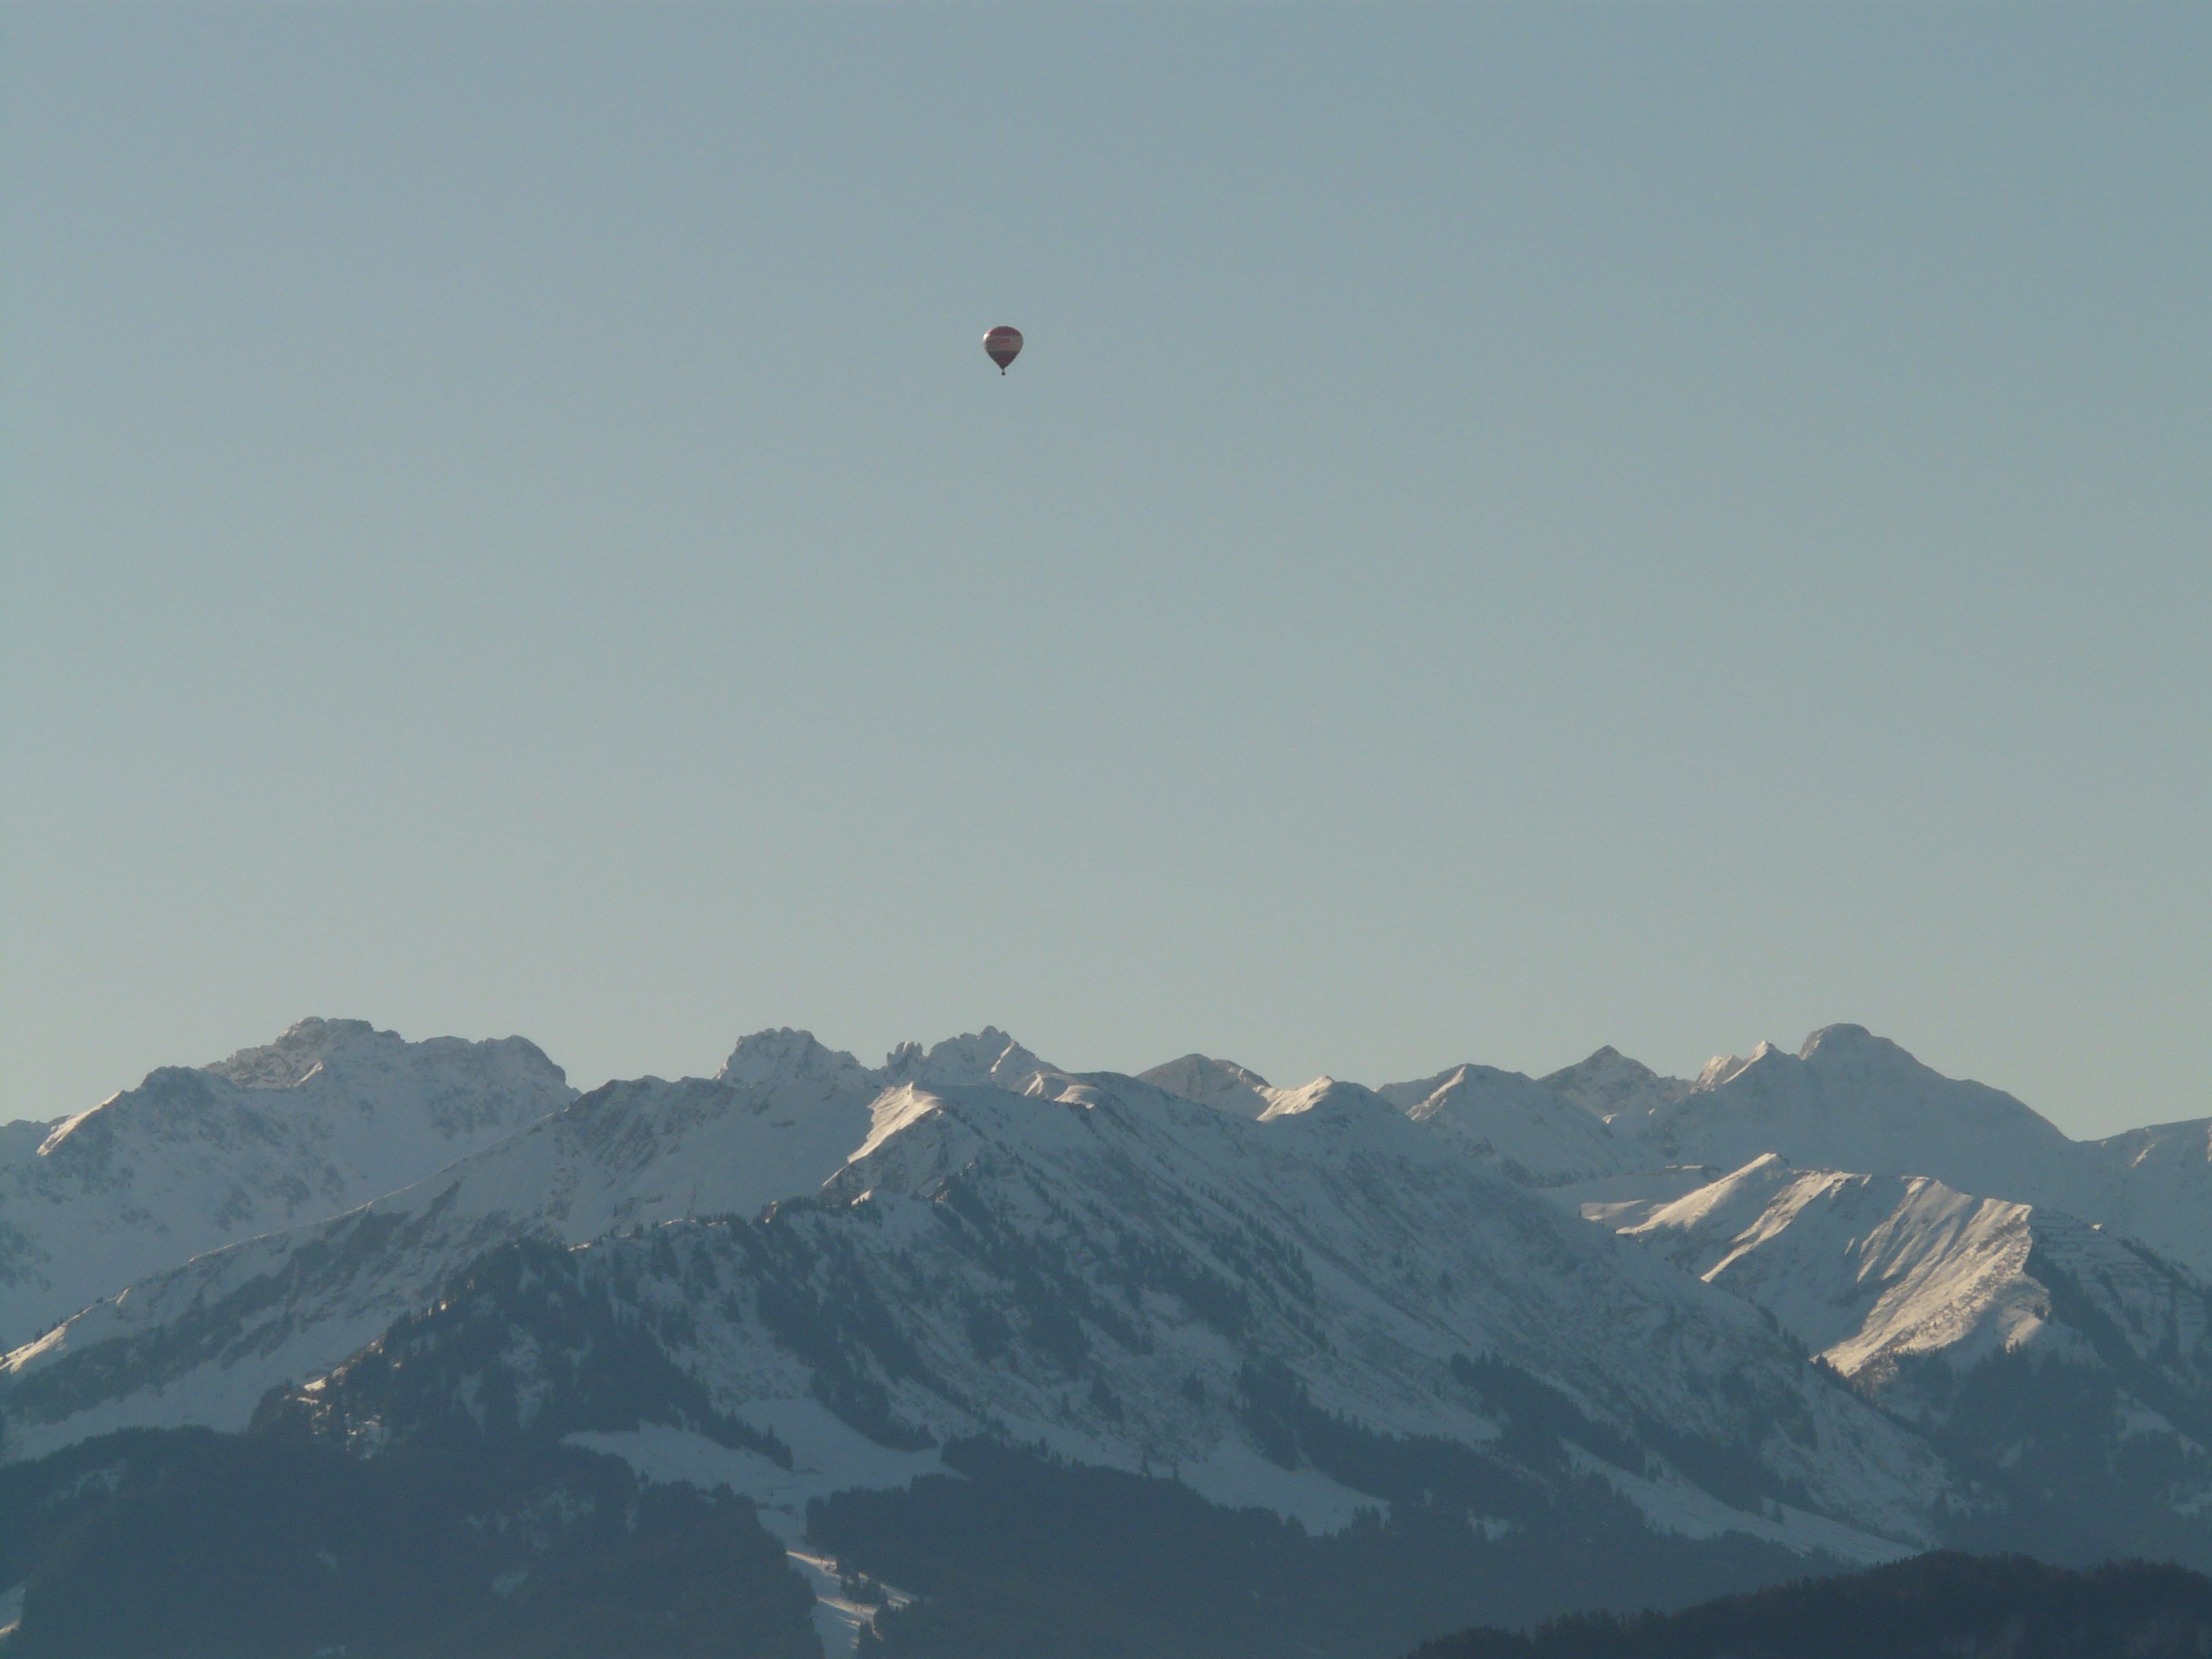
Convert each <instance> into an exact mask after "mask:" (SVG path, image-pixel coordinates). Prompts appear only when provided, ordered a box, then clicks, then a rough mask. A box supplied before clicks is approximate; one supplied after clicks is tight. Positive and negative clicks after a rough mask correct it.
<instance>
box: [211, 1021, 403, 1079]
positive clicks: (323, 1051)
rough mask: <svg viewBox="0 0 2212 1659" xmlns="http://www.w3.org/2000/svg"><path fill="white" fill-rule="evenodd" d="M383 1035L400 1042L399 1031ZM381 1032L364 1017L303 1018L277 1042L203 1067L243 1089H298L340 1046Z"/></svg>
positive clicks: (368, 1040) (350, 1045)
mask: <svg viewBox="0 0 2212 1659" xmlns="http://www.w3.org/2000/svg"><path fill="white" fill-rule="evenodd" d="M382 1035H384V1036H388V1037H391V1038H392V1041H394V1042H398V1041H399V1038H398V1036H397V1034H396V1033H392V1032H386V1033H383V1034H382ZM378 1036H379V1033H378V1031H377V1030H376V1028H375V1027H374V1025H371V1024H369V1023H368V1021H367V1020H365V1019H319V1018H314V1017H313V1016H310V1017H309V1018H306V1019H303V1020H301V1021H300V1022H298V1023H297V1024H295V1025H294V1026H292V1027H291V1029H290V1030H287V1031H286V1032H285V1033H284V1035H283V1036H280V1037H278V1038H277V1039H276V1042H264V1043H262V1044H261V1045H259V1046H258V1047H257V1048H240V1049H239V1050H238V1051H237V1052H236V1053H235V1054H231V1055H230V1056H229V1057H228V1058H227V1059H223V1060H211V1061H210V1062H209V1063H208V1064H207V1065H206V1066H203V1067H201V1069H202V1070H203V1071H208V1072H212V1073H215V1074H216V1076H217V1077H222V1078H228V1079H230V1080H231V1081H232V1082H233V1083H235V1084H237V1085H239V1087H240V1088H241V1089H296V1088H298V1087H299V1086H300V1085H301V1084H302V1083H305V1082H306V1081H307V1079H309V1078H311V1077H313V1075H314V1074H315V1073H316V1072H318V1071H319V1070H320V1069H321V1068H322V1066H323V1065H324V1064H325V1062H326V1061H327V1060H329V1059H330V1058H331V1056H332V1055H333V1054H337V1052H338V1051H339V1050H341V1049H343V1048H353V1047H356V1046H358V1045H361V1044H363V1043H371V1044H373V1043H374V1042H375V1041H376V1039H377V1037H378Z"/></svg>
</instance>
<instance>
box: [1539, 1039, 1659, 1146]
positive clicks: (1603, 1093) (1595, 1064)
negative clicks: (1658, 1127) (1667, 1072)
mask: <svg viewBox="0 0 2212 1659" xmlns="http://www.w3.org/2000/svg"><path fill="white" fill-rule="evenodd" d="M1541 1081H1542V1082H1543V1083H1545V1084H1547V1085H1549V1086H1550V1087H1551V1088H1553V1089H1554V1090H1557V1091H1559V1093H1560V1094H1561V1095H1563V1096H1565V1097H1566V1099H1567V1100H1568V1101H1569V1102H1570V1103H1572V1104H1574V1105H1577V1106H1579V1107H1581V1108H1582V1109H1583V1110H1584V1111H1586V1112H1588V1113H1589V1114H1590V1115H1592V1116H1593V1117H1597V1118H1601V1119H1603V1120H1604V1121H1606V1122H1607V1123H1615V1122H1616V1121H1618V1122H1620V1123H1623V1124H1625V1125H1627V1126H1633V1125H1636V1124H1638V1123H1640V1122H1641V1121H1643V1120H1644V1119H1646V1118H1649V1117H1651V1116H1653V1115H1656V1114H1657V1113H1659V1112H1662V1111H1664V1110H1665V1109H1667V1108H1668V1107H1669V1106H1672V1105H1673V1104H1674V1103H1675V1102H1676V1101H1678V1100H1680V1099H1681V1098H1682V1097H1683V1096H1685V1095H1686V1094H1688V1093H1689V1092H1690V1091H1691V1090H1692V1088H1694V1087H1695V1086H1696V1085H1694V1084H1692V1083H1689V1082H1686V1081H1685V1080H1684V1079H1681V1078H1679V1077H1662V1076H1660V1075H1659V1073H1656V1072H1655V1071H1653V1070H1652V1069H1651V1068H1650V1066H1646V1065H1644V1063H1643V1062H1642V1061H1641V1060H1631V1059H1630V1058H1629V1057H1628V1056H1627V1055H1626V1054H1622V1053H1621V1052H1620V1049H1618V1048H1614V1047H1613V1045H1612V1044H1611V1043H1607V1045H1606V1046H1605V1047H1604V1048H1600V1049H1598V1050H1597V1052H1596V1053H1595V1054H1591V1055H1590V1056H1589V1058H1588V1059H1586V1060H1577V1061H1576V1062H1575V1063H1574V1064H1573V1065H1572V1066H1562V1067H1560V1069H1559V1070H1558V1071H1556V1072H1551V1073H1547V1074H1546V1075H1545V1076H1544V1077H1543V1078H1542V1079H1541Z"/></svg>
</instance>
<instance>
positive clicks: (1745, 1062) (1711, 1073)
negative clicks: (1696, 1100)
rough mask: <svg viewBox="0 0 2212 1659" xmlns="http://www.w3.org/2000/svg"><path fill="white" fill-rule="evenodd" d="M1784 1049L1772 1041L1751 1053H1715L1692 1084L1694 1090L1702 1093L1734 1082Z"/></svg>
mask: <svg viewBox="0 0 2212 1659" xmlns="http://www.w3.org/2000/svg"><path fill="white" fill-rule="evenodd" d="M1781 1052H1782V1051H1781V1049H1779V1048H1776V1047H1775V1046H1774V1044H1772V1043H1771V1042H1762V1043H1760V1044H1759V1047H1757V1048H1753V1050H1752V1051H1751V1053H1750V1054H1715V1055H1714V1056H1713V1057H1712V1058H1711V1060H1707V1061H1706V1062H1705V1070H1704V1071H1702V1072H1700V1073H1698V1080H1697V1081H1696V1082H1695V1083H1693V1084H1692V1085H1690V1087H1691V1090H1692V1092H1696V1093H1701V1092H1703V1091H1705V1090H1708V1089H1717V1088H1719V1087H1720V1086H1721V1085H1723V1083H1733V1082H1735V1080H1736V1079H1738V1078H1740V1077H1741V1076H1742V1075H1743V1074H1744V1073H1746V1072H1747V1071H1749V1070H1750V1069H1751V1068H1752V1067H1753V1066H1756V1065H1758V1064H1759V1061H1760V1060H1765V1058H1766V1057H1767V1056H1768V1055H1769V1054H1780V1053H1781Z"/></svg>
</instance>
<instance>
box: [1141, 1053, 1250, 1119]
mask: <svg viewBox="0 0 2212 1659" xmlns="http://www.w3.org/2000/svg"><path fill="white" fill-rule="evenodd" d="M1137 1080H1138V1081H1139V1083H1149V1084H1151V1085H1152V1086H1153V1087H1154V1088H1157V1089H1165V1090H1166V1091H1168V1092H1169V1093H1170V1094H1171V1095H1181V1096H1182V1097H1183V1098H1184V1099H1185V1100H1194V1101H1196V1102H1197V1103H1199V1104H1200V1105H1201V1106H1211V1107H1212V1108H1213V1109H1215V1110H1216V1111H1220V1112H1231V1113H1234V1114H1235V1115H1237V1116H1238V1117H1258V1116H1260V1115H1262V1114H1263V1113H1265V1112H1266V1111H1267V1109H1268V1108H1270V1107H1271V1106H1273V1104H1274V1103H1275V1102H1276V1100H1277V1099H1278V1098H1279V1097H1280V1096H1281V1095H1282V1092H1283V1091H1281V1090H1279V1089H1277V1088H1275V1087H1274V1086H1273V1085H1271V1084H1270V1083H1269V1082H1268V1081H1267V1079H1265V1078H1263V1077H1261V1075H1260V1074H1259V1073H1257V1072H1255V1071H1254V1070H1252V1069H1251V1067H1249V1066H1239V1065H1238V1064H1237V1062H1236V1061H1235V1060H1216V1059H1214V1058H1213V1057H1212V1055H1211V1054H1185V1055H1183V1056H1182V1058H1181V1059H1180V1060H1170V1061H1168V1062H1167V1064H1166V1065H1164V1066H1153V1067H1152V1069H1151V1070H1150V1071H1146V1072H1139V1073H1137Z"/></svg>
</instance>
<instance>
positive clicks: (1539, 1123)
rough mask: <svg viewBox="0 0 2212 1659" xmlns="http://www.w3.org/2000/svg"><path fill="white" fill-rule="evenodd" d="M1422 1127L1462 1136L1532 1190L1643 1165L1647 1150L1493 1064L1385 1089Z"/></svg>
mask: <svg viewBox="0 0 2212 1659" xmlns="http://www.w3.org/2000/svg"><path fill="white" fill-rule="evenodd" d="M1378 1092H1379V1093H1380V1094H1381V1096H1382V1097H1383V1099H1385V1100H1387V1101H1389V1103H1391V1104H1392V1105H1394V1106H1395V1107H1397V1108H1398V1109H1400V1110H1401V1111H1402V1112H1404V1113H1405V1114H1406V1115H1407V1116H1408V1117H1410V1118H1412V1119H1413V1121H1415V1122H1416V1123H1422V1124H1426V1125H1428V1126H1429V1127H1432V1128H1435V1129H1437V1130H1439V1131H1441V1132H1442V1133H1446V1134H1450V1135H1454V1136H1456V1137H1458V1138H1459V1139H1461V1140H1462V1141H1464V1142H1465V1143H1466V1145H1467V1146H1468V1150H1469V1151H1471V1152H1474V1155H1475V1156H1476V1157H1478V1158H1481V1159H1482V1160H1483V1161H1484V1162H1485V1163H1486V1164H1492V1165H1493V1166H1494V1167H1496V1168H1497V1169H1498V1170H1500V1171H1502V1172H1503V1173H1504V1174H1505V1175H1508V1176H1511V1177H1512V1178H1513V1179H1514V1180H1516V1181H1518V1182H1522V1183H1524V1184H1525V1185H1528V1186H1532V1187H1556V1186H1559V1185H1562V1184H1563V1183H1565V1182H1577V1181H1589V1180H1591V1179H1593V1178H1595V1177H1596V1176H1606V1175H1617V1174H1620V1173H1622V1172H1624V1171H1626V1170H1632V1169H1635V1168H1637V1167H1638V1166H1639V1164H1641V1163H1642V1162H1643V1149H1642V1148H1641V1147H1640V1146H1636V1145H1635V1144H1634V1143H1632V1142H1626V1141H1623V1140H1621V1139H1617V1138H1616V1137H1615V1136H1614V1134H1613V1130H1612V1129H1611V1128H1610V1127H1608V1126H1607V1124H1606V1123H1605V1122H1603V1121H1601V1120H1600V1119H1599V1118H1596V1117H1595V1116H1593V1115H1591V1114H1590V1113H1589V1111H1587V1110H1585V1109H1583V1108H1582V1107H1581V1106H1578V1105H1577V1104H1576V1103H1574V1102H1573V1101H1571V1099H1570V1098H1569V1097H1567V1096H1566V1095H1565V1094H1564V1093H1562V1092H1561V1091H1559V1089H1558V1088H1556V1087H1554V1086H1553V1085H1552V1084H1550V1083H1549V1082H1548V1081H1546V1082H1539V1081H1537V1080H1536V1079H1534V1078H1530V1077H1527V1076H1524V1075H1523V1074H1522V1073H1519V1072H1501V1071H1499V1070H1498V1069H1497V1068H1496V1067H1495V1066H1474V1065H1468V1066H1455V1067H1453V1068H1452V1069H1451V1070H1450V1071H1449V1072H1440V1073H1437V1075H1436V1076H1434V1077H1428V1078H1422V1079H1418V1080H1417V1081H1414V1082H1412V1083H1392V1084H1386V1085H1383V1088H1382V1089H1381V1090H1380V1091H1378Z"/></svg>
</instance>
